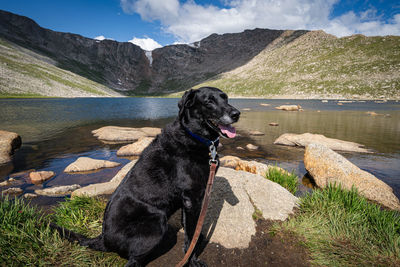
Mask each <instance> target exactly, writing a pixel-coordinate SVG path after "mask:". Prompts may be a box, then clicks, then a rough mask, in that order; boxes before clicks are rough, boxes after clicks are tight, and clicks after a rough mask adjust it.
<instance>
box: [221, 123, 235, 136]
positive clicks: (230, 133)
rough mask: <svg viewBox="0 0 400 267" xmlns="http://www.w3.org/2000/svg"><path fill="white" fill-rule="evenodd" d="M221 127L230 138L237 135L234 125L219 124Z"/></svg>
mask: <svg viewBox="0 0 400 267" xmlns="http://www.w3.org/2000/svg"><path fill="white" fill-rule="evenodd" d="M218 127H219V129H221V132H222V133H224V134H226V136H228V137H229V138H234V137H235V136H236V129H235V127H232V126H230V125H228V126H223V125H218Z"/></svg>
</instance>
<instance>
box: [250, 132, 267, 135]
mask: <svg viewBox="0 0 400 267" xmlns="http://www.w3.org/2000/svg"><path fill="white" fill-rule="evenodd" d="M249 135H253V136H262V135H265V133H263V132H260V131H250V132H249Z"/></svg>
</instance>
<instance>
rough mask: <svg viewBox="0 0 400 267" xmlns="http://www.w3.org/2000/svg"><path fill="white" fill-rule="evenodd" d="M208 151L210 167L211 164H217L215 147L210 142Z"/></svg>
mask: <svg viewBox="0 0 400 267" xmlns="http://www.w3.org/2000/svg"><path fill="white" fill-rule="evenodd" d="M208 149H209V150H210V157H211V159H210V165H211V163H217V164H218V161H217V160H216V159H215V158H216V157H217V148H216V147H215V144H214V142H212V141H211V145H210V146H209V147H208Z"/></svg>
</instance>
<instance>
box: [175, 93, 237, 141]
mask: <svg viewBox="0 0 400 267" xmlns="http://www.w3.org/2000/svg"><path fill="white" fill-rule="evenodd" d="M178 107H179V120H180V121H181V123H182V124H183V125H184V126H185V127H187V128H188V129H190V130H191V131H193V132H195V133H197V134H200V135H202V136H204V137H209V138H216V137H217V136H218V135H221V136H223V137H227V138H233V137H235V136H236V130H235V128H234V127H232V126H231V124H232V123H235V122H237V121H238V120H239V116H240V111H239V110H237V109H236V108H234V107H233V106H231V105H229V104H228V96H227V95H226V94H225V93H224V92H222V91H221V90H219V89H218V88H214V87H202V88H199V89H196V90H193V89H190V90H188V91H186V92H185V94H184V95H183V96H182V99H181V100H180V101H179V103H178Z"/></svg>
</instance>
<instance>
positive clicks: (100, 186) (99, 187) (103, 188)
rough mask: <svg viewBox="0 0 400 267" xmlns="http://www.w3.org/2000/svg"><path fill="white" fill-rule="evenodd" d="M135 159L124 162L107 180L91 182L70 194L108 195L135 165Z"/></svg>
mask: <svg viewBox="0 0 400 267" xmlns="http://www.w3.org/2000/svg"><path fill="white" fill-rule="evenodd" d="M135 163H136V160H133V161H131V162H129V163H128V164H126V165H125V166H124V167H123V168H122V169H121V170H120V171H119V172H118V173H117V174H116V175H115V176H114V177H113V178H112V179H111V180H110V181H109V182H106V183H97V184H91V185H88V186H85V187H82V188H79V189H77V190H75V191H74V192H72V194H71V196H72V197H74V196H82V195H85V196H89V197H94V196H98V195H109V194H112V193H113V192H114V190H115V189H116V188H117V187H118V185H119V183H120V182H121V181H122V179H124V177H125V175H126V174H127V173H128V172H129V170H130V169H131V168H132V167H133V166H134V165H135Z"/></svg>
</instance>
